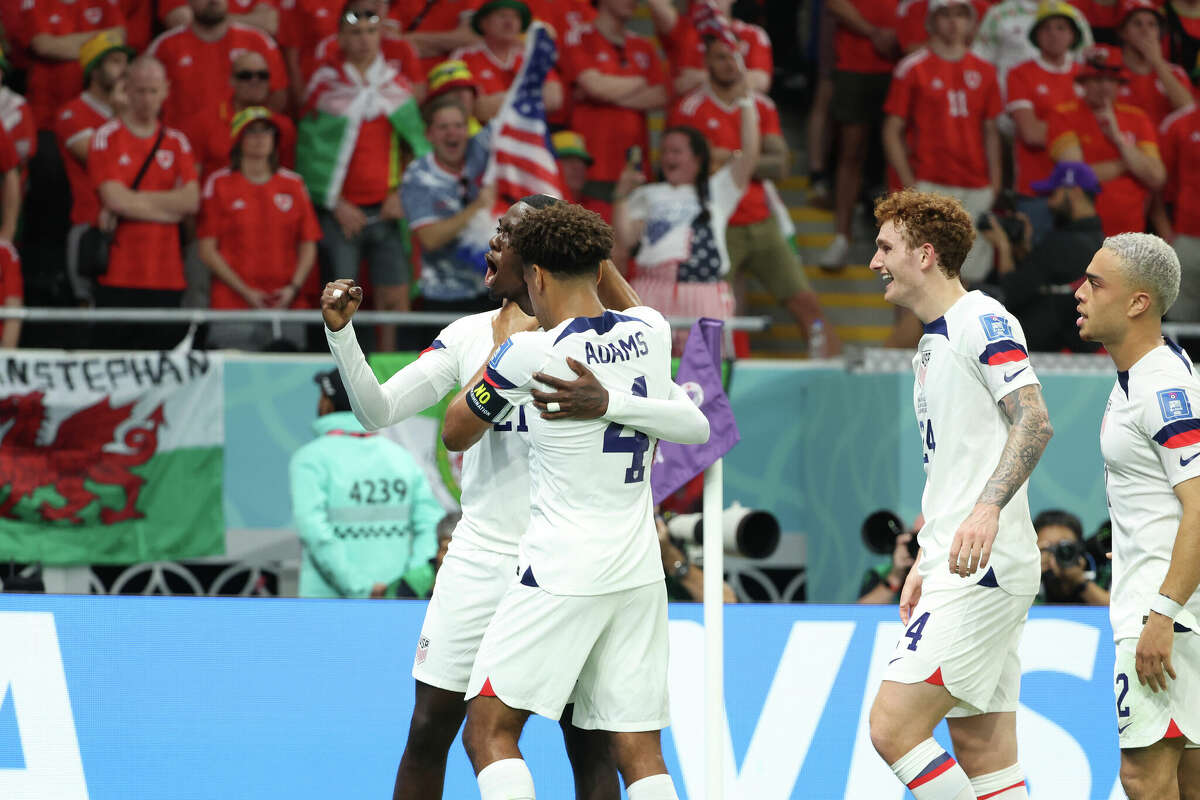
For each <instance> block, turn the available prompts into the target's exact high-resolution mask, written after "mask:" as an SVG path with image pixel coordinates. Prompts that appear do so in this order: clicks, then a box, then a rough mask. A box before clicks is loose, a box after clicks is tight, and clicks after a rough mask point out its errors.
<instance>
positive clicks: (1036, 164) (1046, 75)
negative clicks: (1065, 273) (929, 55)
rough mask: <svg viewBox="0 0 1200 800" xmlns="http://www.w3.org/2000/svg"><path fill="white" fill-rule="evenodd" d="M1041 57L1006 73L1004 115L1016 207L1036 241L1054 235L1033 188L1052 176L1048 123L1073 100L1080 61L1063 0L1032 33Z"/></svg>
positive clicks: (1055, 0)
mask: <svg viewBox="0 0 1200 800" xmlns="http://www.w3.org/2000/svg"><path fill="white" fill-rule="evenodd" d="M1029 38H1030V40H1031V41H1032V42H1033V43H1034V44H1035V45H1036V46H1037V48H1038V55H1037V57H1036V58H1032V59H1030V60H1029V61H1024V62H1022V63H1020V64H1018V65H1017V66H1015V67H1013V68H1012V69H1010V70H1009V71H1008V82H1007V85H1006V86H1005V90H1006V93H1007V98H1006V101H1007V102H1006V105H1005V110H1006V111H1007V112H1008V114H1009V116H1011V117H1012V120H1013V125H1014V127H1015V128H1016V136H1014V137H1013V156H1014V158H1013V160H1014V162H1015V166H1016V186H1017V195H1018V198H1017V204H1018V205H1017V207H1018V210H1020V211H1021V212H1022V213H1024V214H1025V215H1026V216H1027V217H1029V221H1030V222H1031V223H1032V224H1033V230H1034V239H1035V240H1036V239H1039V238H1041V235H1042V234H1044V233H1046V232H1047V231H1049V230H1050V228H1051V227H1052V225H1053V219H1052V217H1051V214H1050V208H1049V206H1048V205H1047V204H1046V199H1045V198H1044V197H1041V196H1040V195H1038V193H1037V192H1035V191H1034V189H1033V186H1032V184H1033V182H1034V181H1040V180H1043V179H1044V178H1046V177H1047V176H1049V175H1050V173H1051V172H1053V171H1054V159H1052V158H1050V154H1049V153H1047V152H1046V131H1047V120H1048V119H1049V117H1050V114H1051V112H1052V111H1053V110H1054V108H1055V107H1056V106H1058V105H1061V104H1062V103H1066V102H1069V101H1071V100H1074V99H1075V75H1076V74H1077V73H1078V72H1079V62H1077V61H1076V60H1075V59H1074V58H1072V51H1073V50H1074V49H1075V47H1076V45H1077V44H1078V43H1079V42H1080V40H1081V39H1082V38H1083V31H1082V30H1080V27H1079V23H1078V22H1076V20H1075V17H1074V15H1073V14H1072V10H1071V7H1070V6H1069V5H1067V3H1066V2H1065V0H1052V1H1051V2H1044V3H1042V4H1041V6H1039V7H1038V16H1037V21H1036V22H1035V23H1034V25H1033V27H1032V28H1031V29H1030V31H1029Z"/></svg>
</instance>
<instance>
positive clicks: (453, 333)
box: [327, 311, 529, 555]
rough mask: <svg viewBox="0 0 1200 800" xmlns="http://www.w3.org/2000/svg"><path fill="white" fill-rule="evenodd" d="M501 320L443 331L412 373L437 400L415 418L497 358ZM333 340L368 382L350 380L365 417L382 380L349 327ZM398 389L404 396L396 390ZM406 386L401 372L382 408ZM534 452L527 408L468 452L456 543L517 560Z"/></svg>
mask: <svg viewBox="0 0 1200 800" xmlns="http://www.w3.org/2000/svg"><path fill="white" fill-rule="evenodd" d="M499 313H500V312H499V311H485V312H483V313H481V314H472V315H470V316H467V317H462V318H461V319H457V320H455V321H454V322H452V323H450V324H449V325H447V326H446V327H445V328H443V329H442V332H441V333H439V334H438V337H437V338H436V339H434V340H433V344H431V345H430V346H429V347H428V348H426V349H425V350H424V351H423V352H422V353H421V357H420V358H418V359H417V360H416V362H414V363H413V364H412V365H410V367H406V368H405V369H406V370H407V369H409V368H412V367H415V368H416V369H418V370H420V371H421V372H422V373H423V374H424V376H425V378H426V381H427V384H428V386H429V387H432V392H431V394H429V395H425V396H421V397H420V398H419V399H418V400H416V401H415V402H409V403H408V404H409V405H411V406H414V407H412V408H410V409H406V410H407V412H408V413H416V412H417V411H419V410H420V409H422V408H426V407H428V406H430V405H432V404H433V403H435V402H437V400H438V399H440V398H441V397H444V396H445V395H446V394H448V393H450V392H451V391H452V390H453V389H454V388H455V387H456V386H463V385H466V383H467V382H468V381H470V380H471V378H472V377H473V376H474V375H475V373H476V371H478V369H479V365H480V364H482V363H483V362H484V361H485V360H486V359H487V357H488V354H489V353H491V352H492V347H493V346H494V345H493V341H492V321H493V320H494V319H495V318H496V315H497V314H499ZM327 338H328V339H329V341H330V350H331V352H332V353H333V355H334V359H335V360H336V361H337V362H338V366H339V368H341V370H342V375H343V377H344V378H345V377H347V375H348V374H349V375H350V376H352V377H355V376H361V377H360V379H359V380H352V379H350V380H346V381H345V384H346V390H347V392H349V393H350V399H351V401H353V402H354V406H355V410H356V411H361V409H362V406H363V405H364V404H363V402H362V399H361V398H360V397H359V396H358V395H359V394H360V393H361V392H363V391H364V390H369V389H373V388H374V387H375V386H378V383H377V381H376V379H375V376H374V375H373V374H371V373H370V369H369V367H367V366H366V362H365V361H364V360H363V359H362V356H361V353H359V354H358V356H357V358H355V357H354V353H356V352H358V345H357V343H356V342H355V341H354V332H353V330H352V329H351V327H350V326H349V325H347V326H346V327H345V328H343V329H342V330H341V331H337V332H336V333H334V332H332V331H327ZM393 382H395V388H396V390H397V391H393ZM401 383H404V384H406V385H407V384H408V383H411V379H408V378H407V377H405V376H401V374H400V373H397V374H396V376H393V378H391V379H389V380H388V382H387V383H385V384H384V385H383V388H382V390H381V391H377V394H378V395H379V397H380V400H379V401H378V402H377V403H376V404H377V405H379V404H384V403H389V402H391V403H399V402H401V400H398V399H396V395H397V394H400V392H399V391H398V390H399V385H400V384H401ZM376 415H377V416H378V417H382V418H383V419H380V420H378V423H377V424H389V423H390V422H391V421H394V420H395V419H396V418H398V417H399V418H402V417H403V416H407V415H408V414H407V413H404V412H398V411H397V410H396V409H395V408H394V407H391V408H386V409H384V410H380V411H377V412H376ZM528 449H529V445H528V441H527V439H526V425H525V415H524V410H523V409H519V410H518V413H516V414H513V415H512V417H511V419H510V420H509V421H507V422H504V423H500V424H497V425H494V426H493V427H492V430H490V431H488V432H487V433H485V434H484V435H483V438H482V439H480V440H479V442H478V444H476V445H475V446H474V447H471V448H470V449H468V450H467V451H466V452H465V453H463V463H462V477H461V488H462V519H461V520H460V521H459V523H458V526H457V527H456V528H455V529H454V538H455V539H457V540H460V541H464V542H467V543H470V544H472V545H475V546H476V547H481V548H483V549H485V550H491V551H492V552H495V553H501V554H505V555H516V553H517V541H518V540H519V539H520V538H521V534H522V533H524V531H525V528H526V527H528V523H529V505H528V502H527V501H528V498H529V464H528V459H527V457H526V454H527V452H528Z"/></svg>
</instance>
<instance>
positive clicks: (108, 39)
mask: <svg viewBox="0 0 1200 800" xmlns="http://www.w3.org/2000/svg"><path fill="white" fill-rule="evenodd" d="M114 50H120V51H121V52H123V53H125V54H126V55H127V56H129V57H130V58H133V57H134V56H136V55H137V51H136V50H134V49H133V48H132V47H130V46H129V45H127V44H125V43H123V42H121V41H118V40H117V39H116V38H115V37H113V36H110V35H109V34H108V33H107V32H104V31H101V32H100V33H98V34H96V35H95V36H93V37H92V38H90V39H88V40H87V41H86V42H84V43H83V46H82V47H80V48H79V66H81V67H83V80H84V82H85V83H86V82H87V79H88V76H89V75H91V74H92V69H93V68H94V67H95V66H96V65H97V64H99V63H100V61H101V59H103V58H104V57H105V56H106V55H108V54H109V53H111V52H113V51H114Z"/></svg>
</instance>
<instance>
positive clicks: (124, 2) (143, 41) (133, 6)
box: [121, 0, 154, 53]
mask: <svg viewBox="0 0 1200 800" xmlns="http://www.w3.org/2000/svg"><path fill="white" fill-rule="evenodd" d="M121 15H122V16H124V17H125V42H126V43H127V44H128V45H129V46H130V47H132V48H133V49H134V50H136V51H137V52H139V53H140V52H142V51H143V50H145V49H146V45H148V44H150V30H151V28H152V27H153V25H154V3H153V2H152V0H121Z"/></svg>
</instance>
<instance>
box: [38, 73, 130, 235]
mask: <svg viewBox="0 0 1200 800" xmlns="http://www.w3.org/2000/svg"><path fill="white" fill-rule="evenodd" d="M112 116H113V110H112V109H111V108H109V107H108V106H106V105H104V104H103V103H101V102H99V101H98V100H96V99H94V98H93V97H91V95H88V94H81V95H79V96H78V97H76V98H75V99H74V100H72V101H71V102H69V103H67V104H66V105H65V106H63V107H62V110H61V111H59V112H58V118H57V119H56V120H55V121H54V136H55V138H56V139H58V151H59V154H60V155H61V156H62V160H63V163H64V164H66V169H67V180H68V181H70V183H71V224H72V225H81V224H88V225H94V224H96V220H97V218H99V216H100V198H98V197H97V196H96V186H95V185H94V184H93V183H92V178H91V176H90V175H88V169H87V165H86V164H83V163H81V162H80V161H79V160H78V159H76V158H75V156H73V155H71V153H70V151H68V150H67V146H68V145H71V144H74V143H75V142H77V141H79V140H83V141H87V142H90V141H91V140H92V134H94V133H95V132H96V131H97V130H99V129H100V127H101V126H102V125H104V124H105V123H107V122H108V121H109V120H110V119H112ZM139 163H140V162H139Z"/></svg>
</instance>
